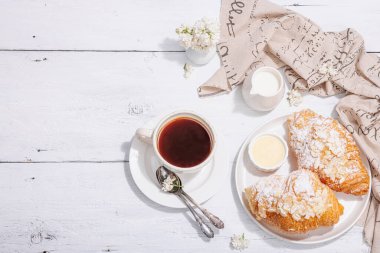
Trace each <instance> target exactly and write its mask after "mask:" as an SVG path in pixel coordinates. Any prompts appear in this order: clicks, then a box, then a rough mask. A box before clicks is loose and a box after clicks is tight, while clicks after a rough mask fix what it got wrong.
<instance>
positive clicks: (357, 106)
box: [198, 0, 380, 253]
mask: <svg viewBox="0 0 380 253" xmlns="http://www.w3.org/2000/svg"><path fill="white" fill-rule="evenodd" d="M219 20H220V29H221V38H220V43H218V45H217V49H218V53H219V56H220V59H221V65H222V66H221V68H220V69H219V70H218V71H216V73H215V74H214V75H213V76H212V77H211V78H210V79H209V80H208V81H207V82H206V83H204V84H202V85H201V86H200V87H199V88H198V94H199V95H200V96H207V95H214V94H218V93H221V92H229V91H231V90H232V89H233V88H234V87H236V86H237V85H239V84H241V83H242V82H243V81H244V78H245V77H246V76H247V75H248V73H249V72H251V71H253V70H255V69H256V68H258V67H261V66H272V67H277V68H279V67H285V76H286V78H287V79H288V81H289V83H290V85H291V86H292V88H293V89H297V90H300V91H302V92H308V93H312V94H315V95H319V96H329V95H335V94H338V93H343V92H345V93H347V94H349V95H348V96H346V97H344V98H343V99H341V101H340V102H339V103H338V105H337V108H336V110H337V112H338V114H339V117H340V119H341V122H342V123H343V125H345V127H346V128H347V129H348V131H350V132H351V133H352V134H353V136H354V137H355V139H356V141H357V143H358V144H359V145H360V147H361V148H362V149H363V150H364V152H365V154H366V156H367V158H368V161H369V163H370V165H371V168H372V177H373V187H372V192H373V197H372V201H371V205H370V208H369V212H368V216H367V219H366V223H365V228H364V231H365V239H366V241H367V242H368V243H370V244H372V252H373V253H380V221H379V220H380V209H379V208H378V203H377V202H378V201H380V176H379V172H380V168H379V167H380V58H379V57H377V56H376V55H373V54H372V55H371V54H367V53H366V52H365V48H364V41H363V39H362V37H361V36H360V34H359V33H358V32H356V31H355V30H353V29H351V28H348V29H346V30H344V31H341V32H324V31H322V30H321V28H320V27H319V26H318V25H316V24H315V23H313V21H311V20H310V19H308V18H305V17H303V16H302V15H300V14H298V13H296V12H294V11H291V10H288V9H285V8H283V7H281V6H279V5H276V4H273V3H271V2H269V1H266V0H222V5H221V11H220V18H219Z"/></svg>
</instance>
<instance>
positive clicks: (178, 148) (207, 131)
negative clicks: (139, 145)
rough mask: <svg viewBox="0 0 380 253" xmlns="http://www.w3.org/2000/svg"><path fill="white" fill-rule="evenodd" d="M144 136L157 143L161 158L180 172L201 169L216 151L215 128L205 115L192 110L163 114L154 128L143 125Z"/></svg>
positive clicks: (139, 135)
mask: <svg viewBox="0 0 380 253" xmlns="http://www.w3.org/2000/svg"><path fill="white" fill-rule="evenodd" d="M136 134H137V136H138V137H139V138H140V140H142V141H144V142H146V143H149V144H151V145H153V150H154V153H155V154H156V156H157V157H158V159H159V160H160V162H161V163H162V164H163V165H164V166H166V167H167V168H168V169H170V170H173V171H175V172H178V173H191V172H197V171H199V170H200V169H201V168H202V167H204V166H205V165H206V164H207V163H208V162H209V161H210V160H211V159H212V157H213V155H214V153H215V145H216V138H215V131H214V130H213V128H212V126H211V125H210V123H208V122H207V121H206V120H205V119H204V117H202V116H200V115H198V114H196V113H193V112H189V111H180V112H173V113H171V114H169V115H167V116H165V117H163V118H162V119H161V120H160V122H159V123H158V124H157V125H156V127H155V128H154V129H147V128H139V129H137V131H136Z"/></svg>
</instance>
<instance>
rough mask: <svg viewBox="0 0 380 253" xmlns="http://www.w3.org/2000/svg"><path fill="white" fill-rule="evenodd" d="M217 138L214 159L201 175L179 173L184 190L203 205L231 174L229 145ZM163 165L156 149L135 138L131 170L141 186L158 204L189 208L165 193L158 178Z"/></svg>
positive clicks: (132, 146) (150, 123)
mask: <svg viewBox="0 0 380 253" xmlns="http://www.w3.org/2000/svg"><path fill="white" fill-rule="evenodd" d="M158 121H159V119H158V118H156V119H154V120H152V121H150V122H148V123H147V124H146V125H145V126H144V127H147V128H153V127H154V126H155V125H156V123H157V122H158ZM211 123H212V122H211ZM215 131H217V130H215ZM215 136H216V146H215V148H216V149H215V154H214V158H213V159H212V160H211V161H210V162H209V163H208V164H207V165H206V166H205V167H204V168H202V169H201V170H200V171H199V172H197V173H193V174H178V175H179V177H180V178H181V181H182V184H183V186H184V188H183V189H184V190H185V191H186V192H187V193H188V194H189V195H190V196H192V197H193V198H194V199H195V200H196V201H198V202H199V203H203V202H205V201H207V200H208V199H209V198H211V197H212V196H213V195H214V194H215V193H216V192H217V191H218V190H219V188H220V187H221V185H222V184H223V183H224V180H225V179H226V176H227V173H228V167H229V160H228V154H227V152H226V145H224V143H223V140H222V138H221V137H220V135H218V133H217V132H216V133H215ZM159 166H161V164H160V162H159V160H158V159H157V158H156V155H155V154H154V153H153V148H152V146H151V145H148V144H146V143H144V142H142V141H140V140H139V139H138V138H137V137H136V136H135V137H134V138H133V140H132V143H131V149H130V153H129V167H130V171H131V174H132V177H133V180H134V181H135V183H136V185H137V187H138V188H139V189H140V190H141V192H142V193H144V194H145V196H147V197H148V198H149V199H151V200H153V201H154V202H156V203H158V204H161V205H163V206H167V207H173V208H186V206H185V205H184V204H183V203H182V202H181V200H180V199H179V198H177V197H176V196H175V195H173V194H169V193H166V192H163V191H162V190H161V188H160V186H159V184H158V182H157V179H156V169H157V168H158V167H159Z"/></svg>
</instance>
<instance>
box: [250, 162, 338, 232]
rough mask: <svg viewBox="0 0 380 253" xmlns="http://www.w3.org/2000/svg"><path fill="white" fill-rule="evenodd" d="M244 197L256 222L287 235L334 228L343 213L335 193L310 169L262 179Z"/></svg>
mask: <svg viewBox="0 0 380 253" xmlns="http://www.w3.org/2000/svg"><path fill="white" fill-rule="evenodd" d="M245 197H246V199H247V202H248V206H249V210H250V212H251V213H252V214H253V216H254V217H255V218H256V219H257V220H263V221H265V222H266V223H268V224H271V225H274V226H275V227H278V228H279V229H281V230H284V231H287V232H294V233H305V232H307V231H310V230H313V229H316V228H318V227H321V226H332V225H334V224H336V223H337V222H338V221H339V217H340V215H342V214H343V206H342V205H341V204H340V203H339V202H338V200H337V198H336V196H335V194H334V192H333V191H332V190H331V189H330V188H328V187H327V186H326V185H324V184H322V183H321V181H320V180H319V178H318V176H317V175H316V174H315V173H314V172H311V171H309V170H303V169H301V170H296V171H293V172H292V173H290V174H289V176H288V177H285V176H282V175H272V176H269V177H267V178H263V179H261V180H259V181H258V182H257V183H256V184H255V185H253V186H250V187H248V188H246V189H245Z"/></svg>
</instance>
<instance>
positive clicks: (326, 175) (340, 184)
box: [288, 110, 369, 195]
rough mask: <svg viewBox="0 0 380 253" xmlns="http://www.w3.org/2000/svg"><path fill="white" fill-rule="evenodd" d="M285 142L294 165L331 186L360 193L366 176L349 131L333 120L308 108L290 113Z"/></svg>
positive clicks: (363, 187)
mask: <svg viewBox="0 0 380 253" xmlns="http://www.w3.org/2000/svg"><path fill="white" fill-rule="evenodd" d="M288 126H289V145H290V147H291V148H292V150H293V151H294V153H295V155H296V157H297V162H298V167H299V168H304V169H311V170H313V171H314V172H316V173H317V174H318V176H319V178H320V179H321V181H322V182H323V183H326V184H327V185H328V186H329V187H330V188H331V189H333V190H336V191H342V192H345V193H350V194H355V195H363V194H366V193H367V192H368V189H369V176H368V173H367V170H366V169H365V167H364V165H363V163H362V161H361V159H360V153H359V149H358V147H357V146H356V144H355V142H354V140H353V137H352V136H351V134H350V133H349V132H348V131H347V130H346V129H345V128H344V127H343V126H342V125H341V124H339V123H338V122H337V121H336V120H334V119H332V118H325V117H323V116H321V115H318V114H316V113H314V112H313V111H311V110H303V111H300V112H297V113H294V114H293V115H292V116H291V117H290V118H289V119H288Z"/></svg>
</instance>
